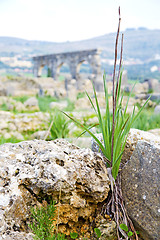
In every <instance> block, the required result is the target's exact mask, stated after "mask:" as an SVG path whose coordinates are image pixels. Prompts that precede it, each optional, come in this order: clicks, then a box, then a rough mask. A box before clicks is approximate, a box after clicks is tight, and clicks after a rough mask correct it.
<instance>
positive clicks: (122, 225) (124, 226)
mask: <svg viewBox="0 0 160 240" xmlns="http://www.w3.org/2000/svg"><path fill="white" fill-rule="evenodd" d="M119 227H120V228H121V229H122V230H123V231H125V232H126V234H127V236H128V237H131V236H133V232H132V231H129V229H128V227H127V225H126V224H124V223H121V224H120V225H119ZM136 233H137V234H139V232H138V231H136ZM127 236H126V237H127Z"/></svg>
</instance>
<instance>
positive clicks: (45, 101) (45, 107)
mask: <svg viewBox="0 0 160 240" xmlns="http://www.w3.org/2000/svg"><path fill="white" fill-rule="evenodd" d="M37 99H38V105H39V109H40V111H41V112H49V111H50V108H49V104H50V103H51V102H56V101H57V98H55V97H51V96H49V95H48V96H43V97H39V96H37Z"/></svg>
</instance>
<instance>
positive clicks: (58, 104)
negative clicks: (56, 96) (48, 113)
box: [49, 102, 68, 110]
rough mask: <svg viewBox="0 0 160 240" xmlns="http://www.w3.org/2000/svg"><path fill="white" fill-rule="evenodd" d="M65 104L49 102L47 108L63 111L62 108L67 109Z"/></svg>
mask: <svg viewBox="0 0 160 240" xmlns="http://www.w3.org/2000/svg"><path fill="white" fill-rule="evenodd" d="M67 105H68V104H67V102H51V103H50V104H49V108H50V109H54V108H57V109H59V110H63V109H64V108H66V107H67Z"/></svg>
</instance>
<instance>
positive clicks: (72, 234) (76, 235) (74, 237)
mask: <svg viewBox="0 0 160 240" xmlns="http://www.w3.org/2000/svg"><path fill="white" fill-rule="evenodd" d="M70 237H71V238H72V239H76V238H77V237H78V233H76V232H73V233H70Z"/></svg>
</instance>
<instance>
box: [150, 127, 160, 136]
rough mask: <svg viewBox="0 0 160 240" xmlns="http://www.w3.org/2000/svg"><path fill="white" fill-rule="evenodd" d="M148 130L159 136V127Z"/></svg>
mask: <svg viewBox="0 0 160 240" xmlns="http://www.w3.org/2000/svg"><path fill="white" fill-rule="evenodd" d="M148 132H150V133H152V134H154V135H156V136H159V137H160V128H154V129H150V130H149V131H148Z"/></svg>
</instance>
